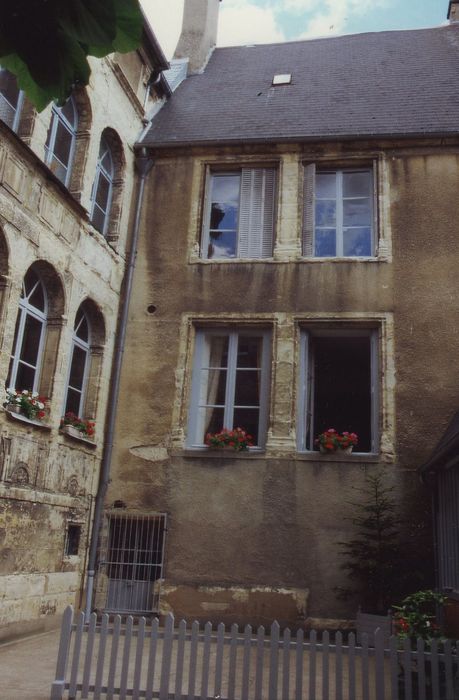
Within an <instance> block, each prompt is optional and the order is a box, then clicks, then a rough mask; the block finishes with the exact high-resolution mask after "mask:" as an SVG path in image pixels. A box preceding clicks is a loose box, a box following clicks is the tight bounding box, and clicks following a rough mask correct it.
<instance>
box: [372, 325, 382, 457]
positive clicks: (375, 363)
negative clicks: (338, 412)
mask: <svg viewBox="0 0 459 700" xmlns="http://www.w3.org/2000/svg"><path fill="white" fill-rule="evenodd" d="M370 344H371V349H370V352H371V451H372V452H374V453H378V452H379V414H380V409H379V384H380V378H379V377H380V372H379V345H380V343H379V335H378V331H376V330H375V331H373V332H372V334H371V338H370Z"/></svg>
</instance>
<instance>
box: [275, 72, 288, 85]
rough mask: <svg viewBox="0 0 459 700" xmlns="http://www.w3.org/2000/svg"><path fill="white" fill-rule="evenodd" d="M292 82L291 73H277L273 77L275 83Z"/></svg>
mask: <svg viewBox="0 0 459 700" xmlns="http://www.w3.org/2000/svg"><path fill="white" fill-rule="evenodd" d="M291 82H292V74H291V73H276V75H275V76H274V77H273V82H272V84H273V85H290V83H291Z"/></svg>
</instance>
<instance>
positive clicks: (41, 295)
mask: <svg viewBox="0 0 459 700" xmlns="http://www.w3.org/2000/svg"><path fill="white" fill-rule="evenodd" d="M47 310H48V299H47V294H46V289H45V286H44V284H43V282H42V280H41V278H40V277H39V276H38V274H37V273H36V272H35V271H34V270H32V269H31V270H29V271H28V272H27V273H26V275H25V277H24V280H23V283H22V292H21V298H20V301H19V312H18V316H17V319H16V329H15V332H14V342H13V352H12V355H11V361H10V368H9V372H8V380H7V386H9V387H13V388H15V389H18V390H22V389H28V390H29V391H38V386H39V380H40V369H41V361H42V355H43V348H44V338H45V331H46V320H47Z"/></svg>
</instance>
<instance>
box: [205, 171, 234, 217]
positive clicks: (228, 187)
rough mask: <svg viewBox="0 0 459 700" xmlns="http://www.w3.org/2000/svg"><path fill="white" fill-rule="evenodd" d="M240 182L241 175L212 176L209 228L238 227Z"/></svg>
mask: <svg viewBox="0 0 459 700" xmlns="http://www.w3.org/2000/svg"><path fill="white" fill-rule="evenodd" d="M239 184H240V176H239V175H222V176H220V175H219V176H213V177H212V193H211V214H210V225H209V229H218V230H222V229H237V218H238V209H239Z"/></svg>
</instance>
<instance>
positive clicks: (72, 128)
mask: <svg viewBox="0 0 459 700" xmlns="http://www.w3.org/2000/svg"><path fill="white" fill-rule="evenodd" d="M69 101H70V102H71V104H72V107H73V117H74V119H73V124H71V123H70V121H69V120H68V119H67V117H66V116H65V114H64V113H63V109H64V107H65V105H63V107H58V106H57V105H56V104H53V106H52V110H51V122H50V125H49V130H48V135H47V137H46V143H45V164H46V165H47V166H48V168H49V169H50V170H51V171H52V172H53V173H54V174H55V176H56V177H57V179H58V180H60V181H61V182H62V183H63V184H64V185H65V186H66V187H68V186H69V184H70V178H71V175H72V167H73V162H74V159H75V149H76V136H77V131H78V109H77V104H76V100H75V99H74V97H73V95H71V96H70V97H69ZM59 124H62V125H63V127H64V128H65V129H66V130H67V131H68V132H69V134H70V136H71V143H70V150H69V157H68V161H67V163H66V164H65V163H63V162H62V161H61V160H60V159H59V158H58V157H57V156H56V155H55V147H56V136H57V130H58V128H59ZM53 160H56V161H57V162H58V163H59V164H60V165H61V166H62V167H63V168H65V178H64V180H61V178H60V177H59V176H58V175H57V174H56V173H55V172H54V170H53V169H52V167H51V166H52V162H53Z"/></svg>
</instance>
